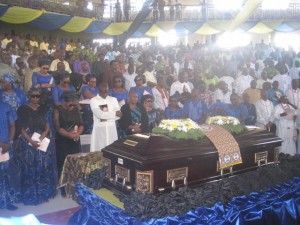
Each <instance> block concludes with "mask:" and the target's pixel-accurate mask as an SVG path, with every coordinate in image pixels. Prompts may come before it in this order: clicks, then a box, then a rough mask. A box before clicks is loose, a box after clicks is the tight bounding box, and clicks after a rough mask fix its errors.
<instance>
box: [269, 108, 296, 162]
mask: <svg viewBox="0 0 300 225" xmlns="http://www.w3.org/2000/svg"><path fill="white" fill-rule="evenodd" d="M285 111H288V115H287V116H284V117H281V116H280V114H281V113H283V112H285ZM295 113H296V111H295V110H294V109H293V108H292V107H291V106H288V109H284V107H282V104H278V105H276V106H275V108H274V118H275V123H276V134H277V136H278V137H280V138H281V139H282V140H283V142H282V144H281V148H280V152H281V153H285V154H290V155H292V156H293V155H295V154H296V143H295V122H294V120H293V118H292V117H293V115H295Z"/></svg>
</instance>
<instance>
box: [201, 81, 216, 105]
mask: <svg viewBox="0 0 300 225" xmlns="http://www.w3.org/2000/svg"><path fill="white" fill-rule="evenodd" d="M197 87H198V89H199V92H200V99H201V100H202V101H204V102H205V104H206V105H207V106H208V107H209V106H210V105H211V104H212V103H213V94H214V93H213V92H211V91H210V90H207V87H206V84H205V83H204V81H199V82H198V84H197Z"/></svg>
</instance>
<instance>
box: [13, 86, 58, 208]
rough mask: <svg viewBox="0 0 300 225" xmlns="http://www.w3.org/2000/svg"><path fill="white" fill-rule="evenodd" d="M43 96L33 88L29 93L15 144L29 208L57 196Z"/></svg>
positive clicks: (21, 112) (25, 202) (22, 111)
mask: <svg viewBox="0 0 300 225" xmlns="http://www.w3.org/2000/svg"><path fill="white" fill-rule="evenodd" d="M40 97H41V90H40V89H38V88H36V87H34V86H33V87H32V88H31V89H30V90H29V91H28V98H29V102H28V104H27V105H22V106H20V108H19V109H18V111H17V113H18V120H17V128H18V129H17V130H18V131H19V134H20V135H19V137H18V141H17V142H16V144H15V160H16V162H17V165H18V167H19V169H20V171H21V201H22V202H23V203H24V204H25V205H37V204H40V203H42V202H45V201H47V200H48V199H49V198H53V197H54V196H55V194H56V185H55V184H56V182H55V176H54V169H53V167H54V159H55V158H54V156H53V152H52V151H51V149H50V146H52V145H51V144H50V140H49V131H50V126H49V122H48V121H47V112H48V108H47V107H46V106H44V105H40ZM47 141H48V145H47V144H46V145H45V146H46V147H45V148H44V149H43V148H42V147H43V145H44V143H45V142H47Z"/></svg>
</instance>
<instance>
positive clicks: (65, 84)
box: [52, 72, 75, 106]
mask: <svg viewBox="0 0 300 225" xmlns="http://www.w3.org/2000/svg"><path fill="white" fill-rule="evenodd" d="M58 77H59V83H58V85H56V86H54V87H53V88H52V98H53V101H54V105H56V106H60V105H62V104H63V103H64V99H63V98H62V97H61V95H62V94H63V93H64V92H65V91H75V88H74V87H73V86H72V85H71V83H70V74H68V73H67V72H61V73H60V74H59V75H58Z"/></svg>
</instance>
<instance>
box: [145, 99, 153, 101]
mask: <svg viewBox="0 0 300 225" xmlns="http://www.w3.org/2000/svg"><path fill="white" fill-rule="evenodd" d="M145 102H153V100H151V99H147V100H145Z"/></svg>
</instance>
